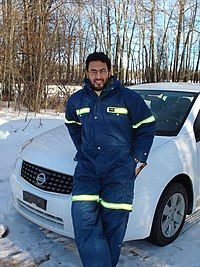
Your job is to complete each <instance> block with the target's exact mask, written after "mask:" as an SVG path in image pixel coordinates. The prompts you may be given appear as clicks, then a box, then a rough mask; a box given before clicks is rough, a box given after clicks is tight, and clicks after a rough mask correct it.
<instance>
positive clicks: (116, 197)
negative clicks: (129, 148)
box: [100, 160, 135, 267]
mask: <svg viewBox="0 0 200 267" xmlns="http://www.w3.org/2000/svg"><path fill="white" fill-rule="evenodd" d="M134 178H135V165H134V163H133V161H131V160H129V162H128V163H127V162H124V163H123V164H121V163H120V164H118V165H116V166H114V168H112V170H110V172H109V174H108V177H107V179H106V181H105V183H104V190H103V192H102V196H101V198H102V200H101V201H100V203H101V205H102V212H101V216H102V223H103V228H104V234H105V235H106V238H107V241H108V245H109V249H110V255H111V261H112V266H113V267H115V266H116V265H117V263H118V260H119V255H120V250H121V244H122V241H123V238H124V235H125V232H126V227H127V222H128V218H129V212H130V211H131V210H132V201H133V188H134Z"/></svg>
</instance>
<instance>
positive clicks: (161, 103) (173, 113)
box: [135, 89, 197, 136]
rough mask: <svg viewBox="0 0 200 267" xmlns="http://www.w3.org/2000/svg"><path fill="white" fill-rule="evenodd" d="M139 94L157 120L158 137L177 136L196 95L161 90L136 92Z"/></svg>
mask: <svg viewBox="0 0 200 267" xmlns="http://www.w3.org/2000/svg"><path fill="white" fill-rule="evenodd" d="M135 91H136V92H137V93H139V94H140V95H141V96H142V97H143V99H144V101H145V102H146V104H147V106H148V107H149V108H150V109H151V111H152V114H153V115H154V117H155V118H156V135H162V136H175V135H177V134H178V132H179V131H180V129H181V127H182V125H183V123H184V122H185V120H186V117H187V115H188V113H189V112H190V109H191V107H192V104H193V102H194V100H195V98H196V96H197V94H195V93H188V92H171V91H160V90H138V89H137V90H135Z"/></svg>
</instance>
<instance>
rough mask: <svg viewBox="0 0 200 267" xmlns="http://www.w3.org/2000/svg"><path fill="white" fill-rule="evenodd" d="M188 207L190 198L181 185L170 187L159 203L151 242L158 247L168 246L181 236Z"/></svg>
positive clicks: (150, 238)
mask: <svg viewBox="0 0 200 267" xmlns="http://www.w3.org/2000/svg"><path fill="white" fill-rule="evenodd" d="M187 207H188V197H187V192H186V190H185V188H184V186H183V185H182V184H180V183H175V184H171V185H169V186H168V187H167V188H166V189H165V190H164V192H163V193H162V195H161V197H160V200H159V202H158V205H157V208H156V211H155V215H154V219H153V224H152V229H151V234H150V237H149V241H150V242H152V243H154V244H155V245H158V246H166V245H168V244H170V243H171V242H173V241H174V240H175V239H176V238H177V236H178V235H179V233H180V231H181V229H182V227H183V224H184V222H185V217H186V213H187Z"/></svg>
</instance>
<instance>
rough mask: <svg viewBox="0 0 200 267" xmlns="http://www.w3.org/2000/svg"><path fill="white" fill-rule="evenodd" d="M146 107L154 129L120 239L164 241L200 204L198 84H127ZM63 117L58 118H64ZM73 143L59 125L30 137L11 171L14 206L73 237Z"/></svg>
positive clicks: (169, 240) (24, 213)
mask: <svg viewBox="0 0 200 267" xmlns="http://www.w3.org/2000/svg"><path fill="white" fill-rule="evenodd" d="M132 89H133V90H135V91H137V92H138V93H139V94H140V95H141V96H142V97H143V98H144V100H145V102H146V103H147V105H148V106H149V107H150V108H151V110H152V113H153V114H154V116H155V117H156V120H157V132H156V136H155V139H154V142H153V146H152V148H151V151H150V155H149V158H148V162H147V163H148V164H147V166H146V167H145V168H144V169H143V170H142V171H141V172H140V174H139V175H138V176H137V178H136V181H135V198H134V202H133V207H134V208H133V211H132V212H131V213H130V218H129V223H128V227H127V231H126V236H125V239H124V240H133V239H144V238H147V237H148V239H149V240H150V241H151V242H153V243H154V244H157V245H160V246H165V245H167V244H169V243H171V242H172V241H173V240H174V239H176V238H177V236H178V235H179V233H180V231H181V229H182V226H183V224H184V221H185V217H186V214H191V213H193V212H195V211H196V210H197V208H198V206H199V205H200V142H199V141H200V95H199V92H200V84H191V83H157V84H156V83H155V84H141V85H137V86H132ZM63 124H64V122H63ZM75 153H76V151H75V148H74V146H73V144H72V141H71V139H70V137H69V134H68V132H67V129H66V127H65V125H63V126H60V127H57V128H55V129H53V130H50V131H48V132H46V133H44V134H41V135H39V136H37V137H35V138H33V139H31V140H29V141H28V142H27V143H26V144H25V145H24V146H23V147H22V150H21V153H20V155H19V157H18V159H17V161H16V164H15V168H14V171H13V173H12V174H11V177H10V184H11V191H12V201H13V204H14V206H15V208H16V209H17V210H18V211H19V212H20V213H21V214H22V215H23V216H25V217H26V218H28V219H29V220H31V221H32V222H34V223H36V224H38V225H40V226H42V227H44V228H47V229H50V230H52V231H54V232H57V233H59V234H62V235H66V236H69V237H73V236H74V233H73V227H72V220H71V191H72V176H73V172H74V168H75V166H76V161H75V160H74V156H75Z"/></svg>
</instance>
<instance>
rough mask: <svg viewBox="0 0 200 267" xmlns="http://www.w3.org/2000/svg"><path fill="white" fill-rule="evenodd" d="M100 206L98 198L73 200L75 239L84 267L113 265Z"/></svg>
mask: <svg viewBox="0 0 200 267" xmlns="http://www.w3.org/2000/svg"><path fill="white" fill-rule="evenodd" d="M99 207H100V205H99V203H98V202H97V201H96V200H94V201H83V200H78V201H73V202H72V219H73V226H74V233H75V239H76V243H77V247H78V250H79V254H80V257H81V260H82V263H83V266H84V267H100V266H101V267H113V266H112V264H111V256H110V251H109V246H108V243H107V240H106V238H105V235H104V233H103V227H102V221H101V216H100V214H99Z"/></svg>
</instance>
